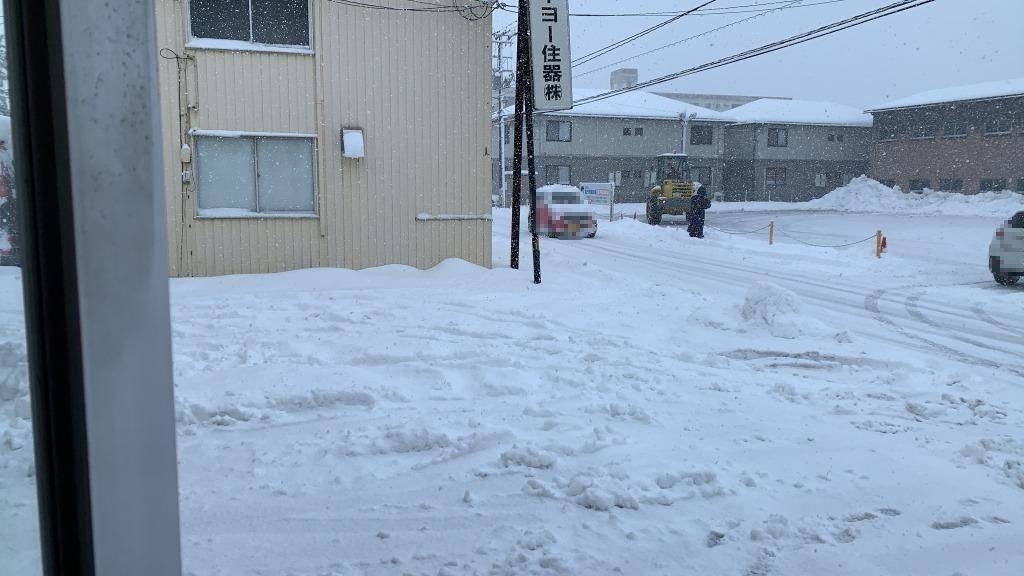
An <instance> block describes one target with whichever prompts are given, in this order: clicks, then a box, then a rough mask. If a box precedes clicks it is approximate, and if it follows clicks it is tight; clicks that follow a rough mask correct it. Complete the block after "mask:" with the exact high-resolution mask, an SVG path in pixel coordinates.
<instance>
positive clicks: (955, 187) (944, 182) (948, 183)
mask: <svg viewBox="0 0 1024 576" xmlns="http://www.w3.org/2000/svg"><path fill="white" fill-rule="evenodd" d="M963 189H964V181H963V180H962V179H961V178H940V179H939V190H942V191H943V192H960V191H961V190H963Z"/></svg>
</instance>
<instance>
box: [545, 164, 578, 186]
mask: <svg viewBox="0 0 1024 576" xmlns="http://www.w3.org/2000/svg"><path fill="white" fill-rule="evenodd" d="M570 176H571V173H570V171H569V167H568V166H554V165H549V166H545V167H544V180H545V181H546V182H547V183H548V184H569V182H570V181H571V180H572V178H571V177H570Z"/></svg>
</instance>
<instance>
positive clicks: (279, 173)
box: [256, 138, 314, 213]
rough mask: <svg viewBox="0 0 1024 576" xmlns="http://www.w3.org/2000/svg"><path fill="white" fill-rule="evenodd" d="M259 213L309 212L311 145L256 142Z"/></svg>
mask: <svg viewBox="0 0 1024 576" xmlns="http://www.w3.org/2000/svg"><path fill="white" fill-rule="evenodd" d="M256 153H257V155H258V156H257V165H258V166H259V191H260V211H261V212H309V213H312V212H313V211H314V210H313V141H312V140H310V139H308V138H260V139H259V140H258V141H257V145H256Z"/></svg>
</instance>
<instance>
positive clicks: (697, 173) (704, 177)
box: [690, 166, 711, 188]
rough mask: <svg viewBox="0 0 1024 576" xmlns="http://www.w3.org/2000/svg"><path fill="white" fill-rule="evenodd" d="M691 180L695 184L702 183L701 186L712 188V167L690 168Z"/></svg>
mask: <svg viewBox="0 0 1024 576" xmlns="http://www.w3.org/2000/svg"><path fill="white" fill-rule="evenodd" d="M690 174H691V178H693V181H694V182H700V184H701V186H706V187H708V188H711V167H710V166H696V167H693V168H690Z"/></svg>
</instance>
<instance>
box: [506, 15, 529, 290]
mask: <svg viewBox="0 0 1024 576" xmlns="http://www.w3.org/2000/svg"><path fill="white" fill-rule="evenodd" d="M527 26H529V12H528V11H527V9H526V7H524V6H523V5H522V4H520V6H519V27H518V31H519V33H518V34H519V37H518V38H517V39H516V103H515V113H514V118H515V126H514V127H513V132H512V146H513V148H512V230H511V233H512V246H511V250H512V253H511V255H510V256H509V264H510V265H511V266H512V268H513V269H514V270H518V269H519V212H520V206H521V205H522V203H523V196H522V192H523V105H524V103H525V101H526V94H525V91H526V90H527V89H528V88H529V82H530V81H529V77H530V71H529V68H526V59H527V58H529V50H530V43H529V41H528V40H527V38H526V36H525V35H524V34H523V32H524V31H525V29H526V27H527ZM524 51H526V53H527V55H526V56H524V55H523V52H524ZM502 177H504V176H502Z"/></svg>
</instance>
